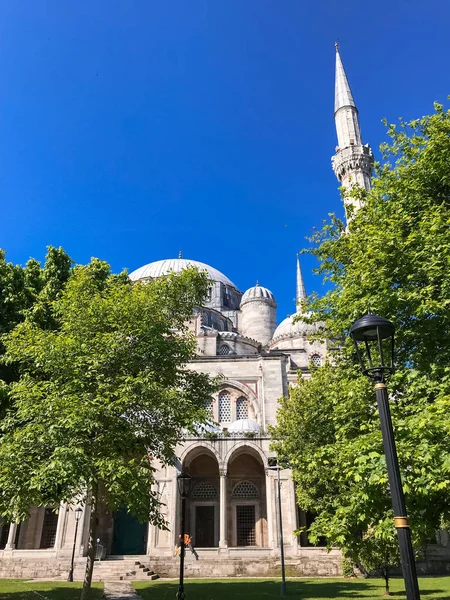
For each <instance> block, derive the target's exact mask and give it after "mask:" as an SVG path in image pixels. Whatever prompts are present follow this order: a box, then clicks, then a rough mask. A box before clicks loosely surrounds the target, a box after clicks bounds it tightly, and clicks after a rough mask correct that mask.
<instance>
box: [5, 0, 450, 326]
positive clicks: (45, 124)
mask: <svg viewBox="0 0 450 600" xmlns="http://www.w3.org/2000/svg"><path fill="white" fill-rule="evenodd" d="M449 23H450V2H448V0H440V1H437V0H429V1H428V2H424V1H419V0H394V1H392V0H389V1H386V0H379V1H378V2H376V3H374V2H361V1H360V0H340V1H339V0H333V1H331V0H321V1H317V2H311V1H310V0H278V1H277V0H271V1H268V0H189V1H187V0H170V1H169V0H135V1H132V0H121V1H119V0H108V1H107V0H94V1H92V0H89V1H86V0H77V1H76V2H74V1H73V0H47V1H44V0H16V1H14V2H8V1H3V2H1V3H0V202H1V207H2V210H1V218H0V247H3V248H5V249H6V251H7V256H8V258H9V259H10V260H11V261H13V262H18V263H24V262H25V261H26V260H27V259H28V258H29V257H30V256H33V257H35V258H37V259H39V260H41V259H42V258H43V256H44V254H45V247H46V246H47V245H48V244H52V245H55V246H59V245H62V246H63V247H64V248H65V249H66V250H67V251H68V253H69V254H70V255H71V256H72V258H73V259H74V260H75V261H76V262H87V261H88V260H89V258H90V257H91V256H98V257H100V258H103V259H105V260H107V261H109V262H110V263H111V264H112V267H113V269H114V270H116V271H118V270H120V269H122V268H123V267H127V268H129V269H130V270H133V269H135V268H137V267H139V266H141V265H143V264H146V263H148V262H152V261H154V260H159V259H161V258H168V257H175V256H177V254H178V251H179V249H180V248H181V249H182V250H183V255H184V256H185V257H186V258H193V259H196V260H200V261H203V262H206V263H209V264H211V265H213V266H214V267H216V268H218V269H219V270H221V271H223V272H224V273H225V274H226V275H227V276H228V277H229V278H230V279H231V280H232V281H234V282H235V283H236V285H237V286H238V287H239V288H240V289H241V290H245V289H246V288H248V287H250V286H251V285H254V283H255V281H256V280H257V279H258V280H259V282H260V283H261V285H265V286H267V287H269V288H270V289H271V290H272V291H273V292H274V294H275V296H276V299H277V300H278V303H279V310H278V318H279V320H281V319H282V318H284V316H285V315H286V314H287V313H288V312H292V311H293V309H294V304H293V302H292V300H293V297H294V294H295V281H294V278H295V253H296V251H297V250H299V249H301V248H302V247H304V246H305V245H306V244H307V242H306V241H305V236H307V235H308V234H309V233H310V232H311V230H312V228H313V227H314V226H319V225H320V223H321V220H322V219H323V218H325V217H326V215H327V214H328V213H329V212H331V211H336V212H338V213H340V212H341V206H340V199H339V194H338V192H337V181H336V179H335V177H334V174H333V173H332V170H331V164H330V157H331V155H332V154H333V152H334V147H335V145H336V137H335V129H334V122H333V95H334V61H335V51H334V42H335V40H338V41H339V42H340V44H341V53H342V58H343V61H344V65H345V68H346V70H347V75H348V76H349V79H350V83H351V86H352V89H353V94H354V97H355V100H356V103H357V106H358V108H359V111H360V118H361V124H362V132H363V138H364V141H365V142H369V143H370V144H371V145H372V147H373V148H374V149H375V150H376V149H377V148H378V146H379V144H380V142H381V141H382V140H383V139H384V136H385V133H384V127H383V126H382V124H381V122H380V120H381V118H382V117H387V118H388V119H389V120H391V121H392V120H394V119H396V118H397V117H398V116H400V115H402V116H403V117H404V118H407V119H408V118H413V117H419V116H421V115H423V114H428V113H429V112H431V110H432V103H433V101H434V100H439V101H445V98H446V96H447V94H448V93H449V92H450V87H449V68H448V64H449V58H450V34H449ZM313 266H314V261H313V259H311V258H309V257H306V258H304V259H303V270H304V273H305V279H306V285H307V288H308V290H309V291H311V289H317V291H319V292H320V291H321V283H320V280H319V279H318V277H316V276H313V275H312V274H311V269H312V268H313Z"/></svg>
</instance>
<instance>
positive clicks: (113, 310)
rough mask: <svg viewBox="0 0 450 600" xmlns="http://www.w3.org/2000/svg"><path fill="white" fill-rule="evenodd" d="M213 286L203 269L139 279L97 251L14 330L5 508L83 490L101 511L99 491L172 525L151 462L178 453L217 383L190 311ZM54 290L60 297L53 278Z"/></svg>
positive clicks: (17, 510) (10, 511) (0, 461)
mask: <svg viewBox="0 0 450 600" xmlns="http://www.w3.org/2000/svg"><path fill="white" fill-rule="evenodd" d="M208 285H209V280H208V279H207V276H206V274H204V273H199V272H198V271H196V270H195V269H186V270H185V271H183V272H182V273H181V274H179V275H169V276H167V277H164V278H160V279H157V280H152V281H150V282H148V283H145V284H144V283H140V282H138V283H135V284H131V282H130V281H129V279H128V277H127V276H126V274H122V275H111V274H110V270H109V266H108V265H107V264H106V263H104V262H101V261H99V260H96V259H94V260H92V262H91V263H90V264H89V265H88V266H77V267H75V269H74V270H73V272H72V274H71V276H70V277H69V279H68V281H67V283H66V284H65V287H64V289H63V290H62V291H61V292H58V293H57V294H56V296H57V298H56V300H54V301H53V302H47V303H45V302H43V304H42V305H43V306H44V307H45V310H40V307H39V305H38V304H37V303H35V305H34V306H33V307H32V309H31V310H30V311H29V313H28V315H27V316H28V317H29V318H27V319H26V320H24V321H23V322H21V323H19V324H18V325H17V326H16V327H15V328H14V329H13V330H12V331H11V332H10V333H9V334H7V335H6V336H4V338H3V342H4V344H5V347H6V354H5V359H6V362H7V363H14V364H16V365H18V367H19V373H20V378H19V379H18V380H17V381H15V382H13V383H12V384H11V386H10V396H11V399H12V408H11V410H10V411H9V412H8V414H7V415H6V417H5V419H4V420H3V423H2V434H3V435H2V439H1V441H0V465H1V468H0V490H1V495H0V512H1V514H2V515H3V516H4V517H6V518H8V519H14V520H17V519H19V520H21V519H23V518H25V517H26V515H27V511H28V509H29V507H30V506H32V505H42V504H58V503H59V502H60V501H67V502H70V501H72V500H73V499H74V498H81V499H84V500H85V501H86V502H87V503H88V504H90V506H91V513H92V514H95V511H96V510H97V506H98V502H99V501H100V500H101V501H102V503H103V505H104V506H106V508H107V509H109V510H111V511H113V510H115V509H117V508H119V507H126V508H127V509H128V510H129V511H130V512H132V513H133V514H135V515H136V516H137V517H138V518H140V519H141V520H143V521H151V522H153V523H155V524H158V525H160V526H162V525H163V520H162V517H161V516H160V511H159V502H158V498H157V497H156V496H155V495H154V494H153V493H152V492H151V484H152V482H153V473H154V466H153V462H154V461H156V460H159V461H161V462H163V463H168V462H170V461H171V460H172V458H173V455H174V448H175V446H176V444H177V443H178V442H179V441H180V439H181V438H182V436H183V430H185V429H189V428H192V427H193V424H194V423H195V422H196V421H199V420H204V418H205V415H206V413H205V406H206V403H207V401H208V400H209V398H210V394H211V392H212V391H213V382H212V381H211V380H210V379H209V377H208V376H207V375H205V374H200V373H196V372H194V371H191V370H189V369H188V368H186V365H187V363H188V361H189V360H190V359H191V358H192V357H193V356H194V353H195V338H194V336H193V335H192V334H190V333H189V330H188V322H189V320H190V319H191V316H192V314H193V311H194V308H195V306H198V305H200V304H201V303H202V301H203V299H204V297H205V295H206V292H207V288H208ZM47 294H48V295H49V296H50V297H52V296H53V297H54V296H55V293H54V290H53V289H51V288H50V286H48V287H47V289H46V286H45V285H44V286H43V287H42V290H41V292H40V297H41V298H42V297H43V296H44V300H45V297H46V295H47ZM49 324H51V326H50V327H49ZM53 325H54V326H53ZM100 496H101V498H100ZM91 538H92V539H93V540H95V519H94V520H93V519H92V518H91Z"/></svg>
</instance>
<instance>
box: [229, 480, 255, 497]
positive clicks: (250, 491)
mask: <svg viewBox="0 0 450 600" xmlns="http://www.w3.org/2000/svg"><path fill="white" fill-rule="evenodd" d="M232 496H233V498H258V497H259V493H258V488H257V487H256V485H255V484H254V483H252V482H251V481H240V482H239V483H237V484H236V485H235V486H234V488H233V493H232Z"/></svg>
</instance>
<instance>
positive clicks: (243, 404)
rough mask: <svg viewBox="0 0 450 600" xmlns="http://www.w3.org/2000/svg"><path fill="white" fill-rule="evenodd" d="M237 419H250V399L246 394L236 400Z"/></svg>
mask: <svg viewBox="0 0 450 600" xmlns="http://www.w3.org/2000/svg"><path fill="white" fill-rule="evenodd" d="M236 419H248V400H247V398H245V397H244V396H241V397H240V398H238V399H237V401H236Z"/></svg>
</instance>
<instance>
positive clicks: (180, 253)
mask: <svg viewBox="0 0 450 600" xmlns="http://www.w3.org/2000/svg"><path fill="white" fill-rule="evenodd" d="M178 258H183V250H180V251H179V252H178Z"/></svg>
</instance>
